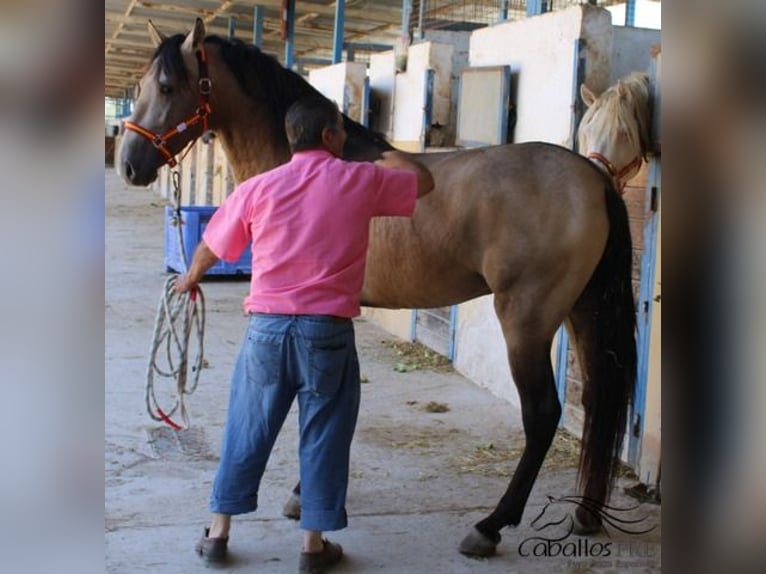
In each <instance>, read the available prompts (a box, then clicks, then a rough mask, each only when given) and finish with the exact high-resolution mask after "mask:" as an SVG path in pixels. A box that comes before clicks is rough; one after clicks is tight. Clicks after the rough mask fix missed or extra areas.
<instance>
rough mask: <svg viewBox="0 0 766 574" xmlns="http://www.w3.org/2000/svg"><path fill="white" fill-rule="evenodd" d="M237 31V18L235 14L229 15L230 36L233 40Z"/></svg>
mask: <svg viewBox="0 0 766 574" xmlns="http://www.w3.org/2000/svg"><path fill="white" fill-rule="evenodd" d="M236 31H237V19H236V18H234V16H229V33H228V38H229V40H231V39H232V38H234V34H235V32H236Z"/></svg>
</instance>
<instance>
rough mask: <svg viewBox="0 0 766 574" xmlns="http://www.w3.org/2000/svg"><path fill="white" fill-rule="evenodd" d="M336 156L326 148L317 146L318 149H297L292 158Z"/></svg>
mask: <svg viewBox="0 0 766 574" xmlns="http://www.w3.org/2000/svg"><path fill="white" fill-rule="evenodd" d="M334 157H335V156H334V155H332V154H331V153H330V152H329V151H327V150H326V149H323V148H317V149H307V150H303V151H297V152H295V153H294V154H293V157H292V159H293V160H301V159H312V158H316V159H321V158H334ZM291 161H292V160H291Z"/></svg>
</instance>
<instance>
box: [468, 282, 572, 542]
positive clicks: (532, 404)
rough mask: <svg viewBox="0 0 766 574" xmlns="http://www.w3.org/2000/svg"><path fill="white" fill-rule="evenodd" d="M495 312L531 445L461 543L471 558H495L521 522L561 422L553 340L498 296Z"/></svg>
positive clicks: (527, 446)
mask: <svg viewBox="0 0 766 574" xmlns="http://www.w3.org/2000/svg"><path fill="white" fill-rule="evenodd" d="M495 307H496V310H497V315H498V317H499V318H500V322H501V324H502V326H503V334H504V335H505V340H506V343H507V345H508V359H509V361H510V364H511V373H512V374H513V380H514V381H515V383H516V387H517V389H518V391H519V398H520V400H521V416H522V421H523V424H524V434H525V437H526V445H525V447H524V452H523V454H522V455H521V459H520V460H519V464H518V466H517V467H516V471H515V472H514V473H513V478H512V479H511V482H510V484H509V485H508V489H507V490H506V492H505V494H504V495H503V497H502V498H501V499H500V502H499V503H498V505H497V507H496V508H495V510H494V511H493V512H492V514H490V515H489V516H487V517H486V518H485V519H484V520H482V521H480V522H478V523H477V524H476V525H475V527H474V528H473V529H472V530H471V532H470V533H469V534H468V536H466V537H465V538H464V539H463V541H462V542H461V544H460V552H462V553H463V554H468V555H471V556H491V555H492V554H494V552H495V547H496V546H497V544H498V543H499V542H500V530H501V529H502V528H503V527H505V526H516V525H518V524H519V522H521V516H522V514H523V512H524V507H525V506H526V503H527V499H528V498H529V493H530V492H531V490H532V486H533V485H534V483H535V479H536V478H537V474H538V472H539V471H540V467H541V466H542V463H543V459H544V458H545V455H546V453H547V452H548V448H549V447H550V445H551V441H552V440H553V436H554V434H555V433H556V427H557V426H558V422H559V418H560V417H561V405H560V404H559V400H558V396H557V394H556V384H555V382H554V378H553V370H552V368H551V358H550V348H551V339H552V335H549V334H547V333H543V332H540V329H539V326H538V325H536V323H537V322H536V321H535V320H534V319H533V318H528V319H527V320H526V322H523V321H524V320H523V319H522V322H520V321H519V315H520V314H519V309H518V308H516V307H513V306H512V305H510V304H509V303H508V302H506V300H505V298H504V297H502V296H499V295H496V297H495ZM511 307H513V309H511ZM526 313H528V311H527V312H525V314H526Z"/></svg>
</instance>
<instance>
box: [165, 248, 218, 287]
mask: <svg viewBox="0 0 766 574" xmlns="http://www.w3.org/2000/svg"><path fill="white" fill-rule="evenodd" d="M217 262H218V257H217V256H216V255H215V253H213V252H212V251H211V250H210V248H209V247H208V246H207V245H206V244H205V242H204V241H200V242H199V244H198V245H197V249H195V250H194V257H193V258H192V262H191V265H190V266H189V270H188V271H187V272H186V273H184V274H183V275H179V276H178V279H176V284H175V290H176V293H185V292H186V291H190V290H191V289H193V288H194V287H196V286H197V283H199V282H200V281H201V280H202V276H203V275H204V274H205V272H206V271H207V270H208V269H210V268H211V267H212V266H213V265H215V264H216V263H217Z"/></svg>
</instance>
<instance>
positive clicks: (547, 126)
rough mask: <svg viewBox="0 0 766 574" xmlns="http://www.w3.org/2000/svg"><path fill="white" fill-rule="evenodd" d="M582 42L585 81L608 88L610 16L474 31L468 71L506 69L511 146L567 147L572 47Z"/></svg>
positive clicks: (549, 17)
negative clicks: (512, 117)
mask: <svg viewBox="0 0 766 574" xmlns="http://www.w3.org/2000/svg"><path fill="white" fill-rule="evenodd" d="M579 38H583V39H585V41H586V51H587V60H586V69H585V78H586V82H587V83H588V85H589V86H590V85H593V86H594V89H596V90H602V89H605V88H606V87H607V86H608V81H609V59H610V55H611V47H612V26H611V19H610V16H609V12H607V11H606V10H603V9H600V8H595V7H593V6H589V5H583V6H575V7H572V8H569V9H567V10H560V11H556V12H551V13H548V14H543V15H540V16H535V17H533V18H527V19H525V20H517V21H512V22H505V23H502V24H497V25H495V26H490V27H488V28H482V29H479V30H476V31H475V32H474V33H473V34H472V35H471V43H470V50H469V62H470V65H471V66H497V65H509V66H510V67H511V76H512V80H511V100H512V101H514V102H515V104H516V107H517V121H516V128H515V130H514V141H515V142H524V141H536V140H541V141H547V142H552V143H557V144H561V145H565V146H567V147H570V145H571V142H570V127H571V110H572V98H573V94H574V85H573V82H574V73H573V68H574V55H575V41H576V40H577V39H579Z"/></svg>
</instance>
